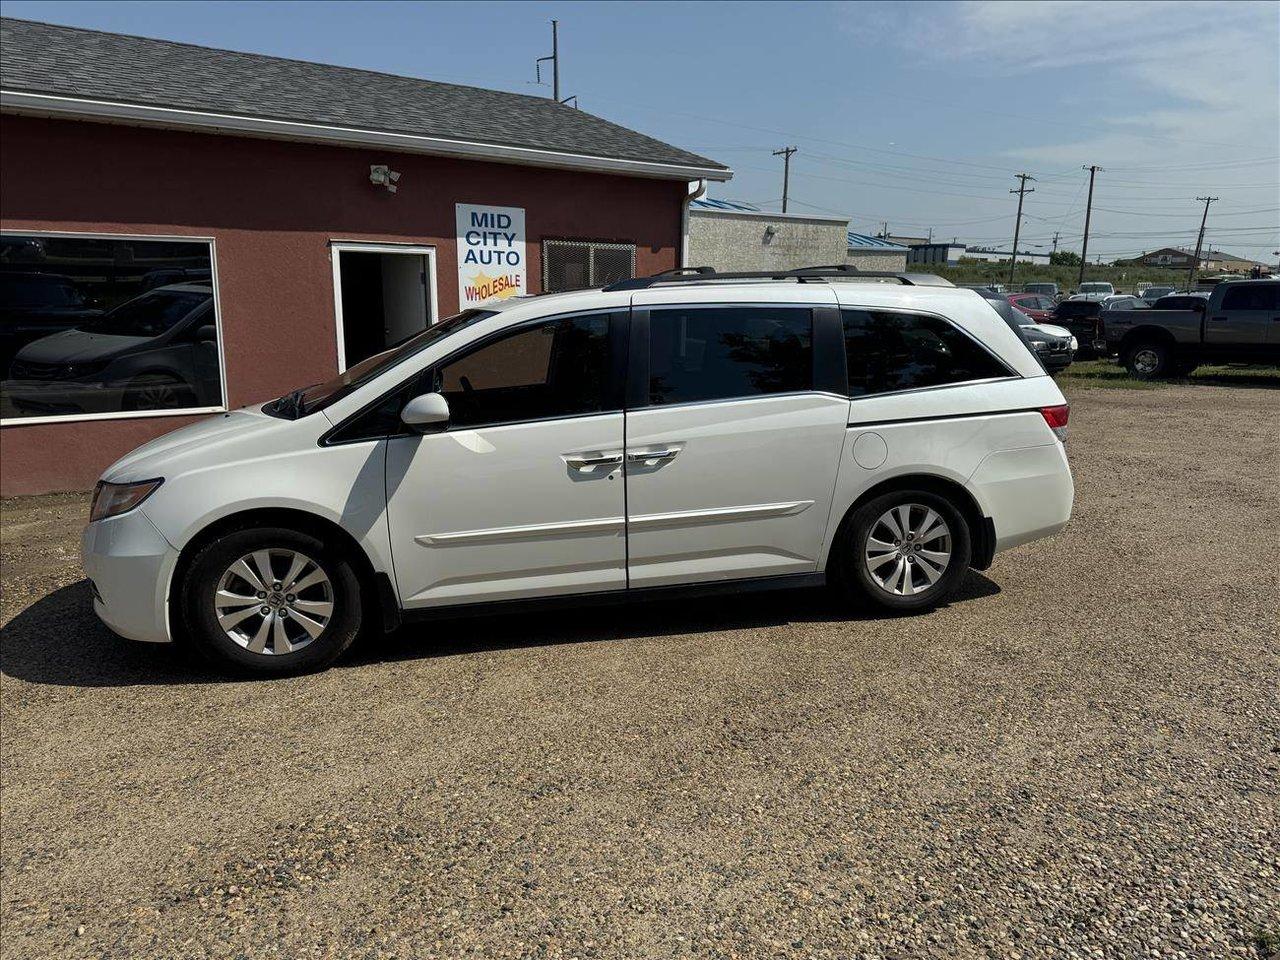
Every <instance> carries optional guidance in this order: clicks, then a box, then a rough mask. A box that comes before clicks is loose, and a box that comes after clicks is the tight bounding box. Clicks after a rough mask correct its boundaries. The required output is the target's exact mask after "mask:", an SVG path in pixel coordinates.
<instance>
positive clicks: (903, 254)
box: [845, 232, 911, 270]
mask: <svg viewBox="0 0 1280 960" xmlns="http://www.w3.org/2000/svg"><path fill="white" fill-rule="evenodd" d="M846 239H847V242H848V245H849V246H848V250H847V251H846V254H845V256H846V262H848V263H850V264H852V265H853V266H855V267H857V268H858V269H859V270H905V269H907V258H908V256H909V255H910V253H911V248H910V247H908V246H906V245H905V244H902V243H895V242H894V241H892V240H886V239H884V238H883V237H870V236H867V235H866V234H865V233H852V232H850V233H849V234H848V236H847V238H846Z"/></svg>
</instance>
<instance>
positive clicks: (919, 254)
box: [907, 241, 1049, 266]
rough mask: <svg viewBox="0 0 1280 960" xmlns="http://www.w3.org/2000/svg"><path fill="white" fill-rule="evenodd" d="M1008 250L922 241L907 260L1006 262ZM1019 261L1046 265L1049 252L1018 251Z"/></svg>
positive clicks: (950, 263)
mask: <svg viewBox="0 0 1280 960" xmlns="http://www.w3.org/2000/svg"><path fill="white" fill-rule="evenodd" d="M1009 257H1010V253H1009V251H1008V250H996V249H993V248H991V247H970V246H966V245H965V244H963V243H960V242H958V241H953V242H951V243H922V244H917V245H916V246H913V247H912V248H911V252H910V254H909V255H908V257H907V262H908V263H912V264H918V263H931V264H935V265H939V264H946V265H949V266H955V265H956V264H957V263H960V262H962V261H964V260H982V261H985V262H987V263H1008V262H1009ZM1018 262H1019V263H1034V264H1042V265H1047V264H1048V263H1049V254H1047V253H1031V252H1029V251H1026V250H1019V251H1018Z"/></svg>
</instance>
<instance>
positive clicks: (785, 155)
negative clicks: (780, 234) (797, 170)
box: [773, 147, 798, 213]
mask: <svg viewBox="0 0 1280 960" xmlns="http://www.w3.org/2000/svg"><path fill="white" fill-rule="evenodd" d="M797 149H798V148H797V147H783V148H782V149H781V150H775V151H773V155H774V156H775V157H781V158H782V212H783V213H786V212H787V191H788V189H789V188H790V186H791V155H792V154H793V153H795V152H796V150H797Z"/></svg>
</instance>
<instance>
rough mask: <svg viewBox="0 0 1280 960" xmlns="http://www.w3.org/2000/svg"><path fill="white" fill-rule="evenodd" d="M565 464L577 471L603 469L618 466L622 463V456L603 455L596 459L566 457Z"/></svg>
mask: <svg viewBox="0 0 1280 960" xmlns="http://www.w3.org/2000/svg"><path fill="white" fill-rule="evenodd" d="M564 462H565V463H567V464H568V465H569V466H571V467H573V468H574V469H577V470H585V469H586V468H587V467H603V466H605V465H613V466H617V465H618V464H620V463H621V462H622V454H620V453H602V454H600V455H599V456H594V457H585V456H584V457H580V456H566V457H565V458H564Z"/></svg>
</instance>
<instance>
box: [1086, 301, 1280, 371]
mask: <svg viewBox="0 0 1280 960" xmlns="http://www.w3.org/2000/svg"><path fill="white" fill-rule="evenodd" d="M1101 317H1102V321H1103V322H1102V326H1103V329H1102V330H1101V331H1100V333H1101V335H1102V336H1103V337H1105V339H1106V343H1107V349H1108V352H1110V353H1116V354H1119V356H1120V360H1121V362H1122V363H1123V364H1124V365H1125V366H1126V367H1127V368H1128V369H1129V373H1130V374H1132V375H1133V376H1134V377H1137V378H1139V379H1142V380H1151V379H1156V378H1159V377H1170V376H1185V375H1186V374H1188V373H1190V372H1191V371H1192V370H1194V369H1195V368H1196V367H1198V366H1200V365H1201V364H1202V363H1264V364H1272V363H1275V364H1280V280H1230V281H1226V282H1223V283H1219V284H1218V285H1217V286H1215V287H1214V288H1213V292H1212V293H1210V294H1209V297H1208V298H1207V299H1205V300H1204V301H1203V303H1202V304H1201V305H1198V306H1197V308H1196V309H1191V310H1107V311H1104V312H1103V313H1102V314H1101Z"/></svg>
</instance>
